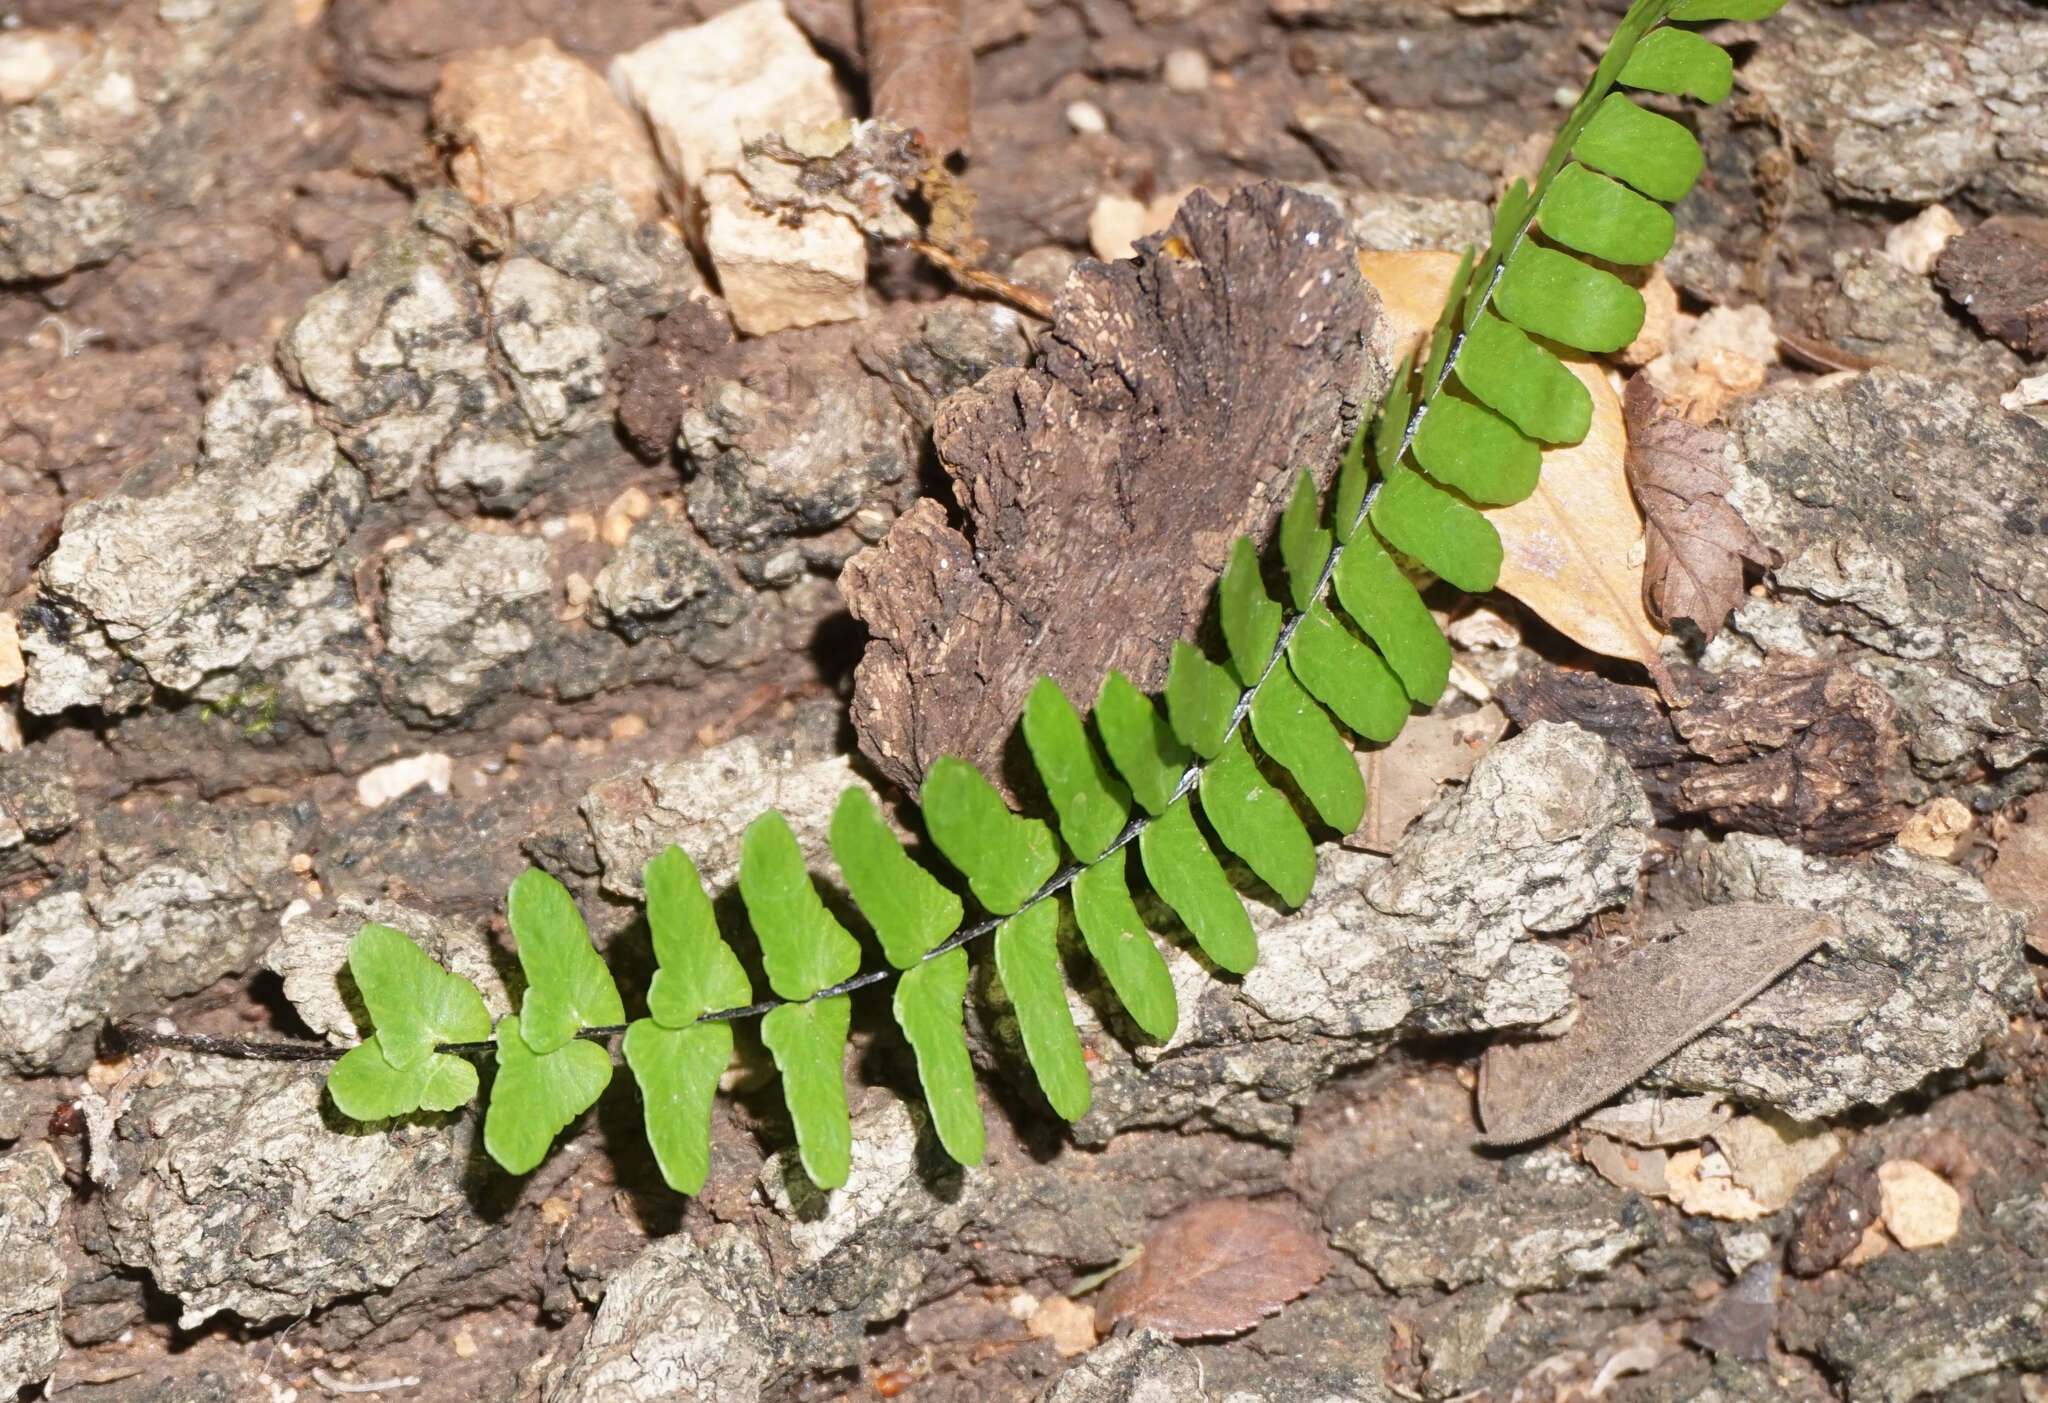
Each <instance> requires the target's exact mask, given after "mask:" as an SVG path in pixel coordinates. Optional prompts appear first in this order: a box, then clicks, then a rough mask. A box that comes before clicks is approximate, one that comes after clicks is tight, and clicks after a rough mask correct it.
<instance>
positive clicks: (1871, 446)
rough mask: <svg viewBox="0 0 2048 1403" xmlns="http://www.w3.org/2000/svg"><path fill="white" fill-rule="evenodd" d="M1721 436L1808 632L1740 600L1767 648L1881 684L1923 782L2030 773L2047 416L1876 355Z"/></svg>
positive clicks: (2047, 580) (1780, 395)
mask: <svg viewBox="0 0 2048 1403" xmlns="http://www.w3.org/2000/svg"><path fill="white" fill-rule="evenodd" d="M1731 437H1732V443H1733V448H1732V451H1731V453H1730V455H1729V461H1730V467H1731V472H1732V475H1733V476H1734V478H1735V479H1736V487H1735V492H1734V494H1733V495H1734V499H1735V500H1736V502H1737V505H1738V507H1739V508H1740V510H1741V511H1742V514H1743V516H1744V518H1745V519H1746V520H1748V521H1749V523H1750V524H1751V525H1752V526H1753V527H1754V528H1755V529H1756V531H1757V534H1758V535H1760V536H1761V537H1762V538H1763V539H1764V541H1765V543H1766V544H1768V545H1770V546H1772V547H1774V548H1776V549H1777V550H1778V551H1779V553H1780V554H1781V555H1782V556H1783V558H1784V565H1783V566H1782V567H1781V568H1780V569H1779V570H1778V571H1777V572H1776V573H1775V576H1774V578H1775V581H1776V584H1777V589H1778V592H1779V594H1780V597H1781V598H1791V599H1792V600H1794V601H1795V602H1796V603H1797V606H1798V613H1797V615H1796V618H1795V620H1793V622H1794V623H1795V624H1796V625H1797V626H1796V627H1794V628H1792V629H1791V630H1790V631H1791V632H1792V633H1796V634H1799V635H1801V637H1799V638H1797V639H1790V638H1787V637H1786V636H1785V634H1786V632H1787V629H1786V621H1785V620H1783V619H1782V618H1781V617H1778V616H1773V615H1766V614H1761V613H1758V612H1757V611H1756V610H1754V609H1751V608H1748V607H1745V608H1744V609H1743V610H1739V611H1738V612H1737V614H1736V618H1735V626H1736V627H1737V628H1738V629H1757V630H1758V641H1759V642H1760V643H1763V642H1766V641H1767V640H1768V646H1772V647H1775V648H1781V649H1786V650H1789V651H1798V650H1801V649H1805V650H1808V651H1810V652H1812V653H1822V652H1825V651H1826V650H1828V649H1829V648H1830V647H1833V648H1834V649H1836V650H1838V651H1840V652H1842V653H1843V654H1844V655H1845V656H1846V657H1847V658H1848V660H1849V661H1850V663H1851V664H1852V665H1853V666H1854V667H1855V668H1856V669H1857V670H1858V671H1859V672H1862V673H1863V674H1865V675H1866V676H1869V677H1873V678H1875V679H1876V680H1877V681H1878V682H1880V683H1882V684H1883V685H1884V686H1885V688H1886V689H1887V690H1888V691H1889V692H1890V693H1891V695H1892V697H1893V699H1894V701H1896V703H1897V704H1898V708H1899V717H1900V729H1901V731H1902V732H1903V734H1904V736H1905V738H1906V746H1907V751H1908V754H1909V756H1910V759H1911V763H1912V768H1913V771H1914V773H1915V774H1916V775H1917V776H1918V777H1919V778H1920V779H1921V780H1923V781H1926V782H1927V784H1928V785H1929V786H1930V787H1932V786H1935V785H1939V786H1940V787H1941V788H1943V789H1947V790H1951V791H1954V792H1957V793H1959V794H1961V795H1963V796H1964V797H1966V798H1969V799H1973V800H1981V801H1983V802H1986V803H1995V802H1999V801H2000V798H2001V796H2009V795H2013V794H2019V793H2025V792H2027V791H2029V790H2031V789H2035V788H2039V787H2040V785H2041V783H2042V780H2043V777H2044V774H2048V766H2044V763H2043V757H2044V754H2048V556H2044V554H2043V551H2042V548H2041V541H2042V539H2043V537H2044V535H2048V516H2044V515H2043V512H2042V509H2041V505H2040V472H2039V465H2040V464H2041V463H2043V462H2048V425H2043V424H2040V423H2037V422H2035V421H2034V420H2032V419H2029V418H2027V417H2026V416H2024V415H2020V414H2010V413H2007V412H2005V411H2003V410H2001V409H1999V408H1998V407H1997V406H1995V405H1993V404H1990V403H1987V402H1985V401H1984V400H1983V399H1981V398H1980V397H1979V396H1978V395H1977V394H1976V393H1974V392H1973V390H1972V387H1971V386H1970V385H1969V384H1968V383H1967V382H1964V381H1959V380H1955V379H1933V378H1926V377H1922V376H1917V375H1909V374H1904V373H1902V372H1899V371H1893V370H1875V371H1872V372H1870V373H1868V374H1866V375H1861V376H1858V377H1856V378H1855V379H1853V380H1849V381H1847V382H1846V383H1838V384H1832V385H1824V386H1819V387H1815V388H1811V389H1805V390H1794V389H1785V390H1774V391H1770V392H1767V393H1764V394H1760V395H1756V396H1754V397H1752V398H1751V399H1749V400H1748V401H1747V402H1745V403H1744V404H1743V406H1742V407H1741V408H1740V409H1739V410H1738V411H1737V412H1736V416H1735V426H1734V432H1733V434H1732V436H1731ZM1844 639H1846V640H1848V641H1849V642H1850V643H1853V644H1856V645H1860V646H1859V647H1853V648H1852V647H1849V646H1848V645H1847V644H1845V643H1843V642H1842V641H1841V640H1844ZM1923 792H1924V791H1923ZM1908 797H1913V796H1910V795H1909V796H1908Z"/></svg>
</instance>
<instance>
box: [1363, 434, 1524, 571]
mask: <svg viewBox="0 0 2048 1403" xmlns="http://www.w3.org/2000/svg"><path fill="white" fill-rule="evenodd" d="M1438 407H1439V408H1441V407H1442V406H1441V405H1440V406H1438ZM1430 417H1431V418H1435V417H1436V416H1435V414H1434V413H1432V414H1431V416H1430ZM1372 524H1373V527H1374V529H1376V530H1377V531H1378V532H1379V534H1380V538H1381V539H1382V540H1384V541H1385V542H1386V543H1387V544H1388V545H1390V546H1392V547H1393V548H1394V549H1395V550H1398V551H1400V552H1401V553H1402V554H1403V555H1406V556H1409V557H1411V558H1412V559H1415V560H1418V561H1420V562H1421V563H1422V564H1423V565H1425V566H1427V567H1428V568H1429V569H1430V570H1433V571H1434V572H1436V573H1437V574H1438V575H1441V576H1443V578H1444V579H1446V580H1449V581H1450V582H1451V583H1452V584H1454V585H1456V586H1457V587H1458V588H1459V589H1461V590H1464V591H1465V592H1466V593H1467V594H1484V593H1485V592H1486V591H1488V590H1490V589H1492V588H1493V587H1494V585H1495V583H1496V582H1498V581H1499V579H1500V566H1501V559H1502V556H1503V550H1502V547H1501V543H1500V532H1498V531H1496V530H1495V529H1494V527H1493V523H1492V522H1490V521H1488V520H1487V519H1486V518H1485V517H1483V516H1481V515H1480V514H1479V513H1478V512H1476V511H1474V510H1473V509H1472V508H1471V507H1470V506H1468V505H1466V504H1465V503H1464V502H1462V501H1460V500H1459V499H1458V498H1457V497H1456V496H1455V495H1453V494H1452V493H1451V492H1450V491H1448V490H1447V489H1445V488H1442V487H1439V486H1437V485H1436V484H1435V483H1433V482H1431V481H1430V480H1429V479H1428V478H1426V477H1424V476H1423V475H1422V474H1421V473H1418V472H1415V471H1414V470H1412V469H1410V468H1409V467H1407V466H1406V465H1405V464H1401V463H1396V464H1395V465H1394V467H1393V470H1392V471H1390V472H1389V473H1388V474H1387V476H1386V480H1385V482H1384V483H1383V484H1382V485H1381V487H1380V495H1379V496H1378V497H1377V498H1375V499H1374V501H1373V504H1372ZM1339 568H1340V569H1341V568H1342V567H1341V565H1340V566H1339ZM1347 607H1348V606H1347Z"/></svg>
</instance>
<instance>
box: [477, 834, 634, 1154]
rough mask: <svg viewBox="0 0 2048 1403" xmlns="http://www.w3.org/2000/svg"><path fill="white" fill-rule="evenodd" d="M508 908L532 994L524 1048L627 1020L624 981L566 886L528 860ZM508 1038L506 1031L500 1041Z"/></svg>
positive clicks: (554, 1044)
mask: <svg viewBox="0 0 2048 1403" xmlns="http://www.w3.org/2000/svg"><path fill="white" fill-rule="evenodd" d="M505 915H506V919H507V920H508V921H509V922H510V923H511V926H512V940H513V943H514V945H515V946H516V948H517V949H518V952H519V968H520V969H521V970H522V971H523V972H524V973H525V975H526V997H525V998H524V999H523V1000H522V1001H521V1003H520V1007H519V1035H520V1038H521V1045H522V1046H523V1047H525V1048H527V1049H530V1050H531V1051H532V1052H533V1054H534V1055H535V1056H536V1057H545V1056H547V1055H548V1054H549V1053H551V1052H554V1051H555V1050H556V1049H558V1048H560V1047H562V1046H564V1045H565V1044H567V1043H568V1041H569V1040H570V1039H571V1038H573V1037H575V1036H576V1034H577V1032H578V1031H579V1030H581V1029H584V1028H606V1027H615V1026H617V1025H618V1024H621V1023H624V1022H625V1021H626V1006H625V1004H623V1003H622V1002H620V1000H619V986H618V985H616V984H614V983H613V982H612V972H611V971H610V970H609V969H606V968H605V963H604V960H603V958H602V957H601V956H600V955H599V954H598V953H597V951H596V950H594V949H592V948H591V944H590V931H589V930H588V929H587V928H586V927H585V926H584V924H583V917H582V916H581V915H580V914H579V913H578V912H577V910H576V902H575V900H574V898H572V897H571V896H570V895H569V889H568V888H567V887H565V886H563V885H562V884H561V883H560V882H558V881H556V880H555V879H554V878H553V877H550V876H549V875H548V874H547V873H545V872H543V871H541V870H540V869H539V868H537V867H529V868H527V869H526V870H525V871H524V872H522V873H520V874H519V877H518V879H517V880H516V881H514V882H513V883H512V890H511V892H510V893H509V894H508V895H507V896H506V898H505ZM503 1042H504V1039H503V1037H502V1036H501V1037H500V1038H499V1043H500V1045H501V1046H502V1044H503ZM607 1065H609V1063H607ZM563 1123H564V1124H567V1122H566V1121H565V1122H563ZM537 1162H538V1161H536V1163H537Z"/></svg>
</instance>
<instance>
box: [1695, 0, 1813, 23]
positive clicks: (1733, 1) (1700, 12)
mask: <svg viewBox="0 0 2048 1403" xmlns="http://www.w3.org/2000/svg"><path fill="white" fill-rule="evenodd" d="M1784 8H1785V0H1673V4H1672V6H1671V18H1673V19H1681V20H1686V21H1689V22H1692V23H1704V22H1705V21H1707V20H1716V19H1736V20H1741V19H1769V18H1770V17H1771V16H1772V15H1775V14H1776V13H1778V11H1780V10H1782V9H1784Z"/></svg>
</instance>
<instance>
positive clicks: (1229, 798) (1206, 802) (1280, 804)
mask: <svg viewBox="0 0 2048 1403" xmlns="http://www.w3.org/2000/svg"><path fill="white" fill-rule="evenodd" d="M1201 789H1202V812H1203V813H1205V814H1207V815H1208V816H1209V825H1210V827H1212V828H1214V829H1215V830H1216V836H1217V837H1218V838H1221V839H1222V840H1223V846H1224V847H1226V848H1229V849H1230V850H1231V851H1232V852H1234V853H1236V854H1237V855H1238V856H1239V857H1241V858H1243V859H1244V865H1245V866H1247V867H1249V868H1251V869H1252V871H1253V872H1254V873H1255V874H1257V876H1258V878H1259V880H1261V881H1263V882H1264V883H1265V884H1266V885H1267V886H1269V887H1271V888H1272V889H1273V890H1274V891H1275V892H1277V893H1279V896H1280V899H1281V900H1282V901H1284V902H1286V903H1287V904H1288V905H1289V906H1299V905H1301V903H1302V902H1304V901H1307V900H1308V893H1309V889H1310V888H1311V887H1313V886H1314V885H1315V880H1316V845H1315V842H1314V841H1313V840H1312V839H1311V838H1310V837H1309V836H1308V830H1307V829H1306V828H1304V827H1302V826H1301V819H1300V817H1299V816H1298V815H1297V814H1296V813H1295V812H1294V806H1293V805H1292V804H1290V803H1288V802H1287V799H1286V796H1285V795H1283V794H1281V793H1280V791H1279V790H1277V789H1274V788H1273V787H1272V786H1271V785H1269V784H1267V783H1266V778H1265V776H1264V775H1262V774H1260V773H1259V767H1258V766H1257V765H1256V764H1254V763H1253V761H1252V757H1251V752H1250V751H1248V750H1246V749H1245V748H1244V740H1243V739H1242V738H1241V737H1238V736H1233V737H1231V740H1230V744H1229V745H1228V746H1227V747H1225V749H1224V751H1223V753H1222V754H1221V755H1218V756H1217V757H1216V758H1215V759H1214V760H1212V761H1210V762H1209V765H1208V767H1207V768H1206V769H1204V770H1203V771H1202V785H1201Z"/></svg>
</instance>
